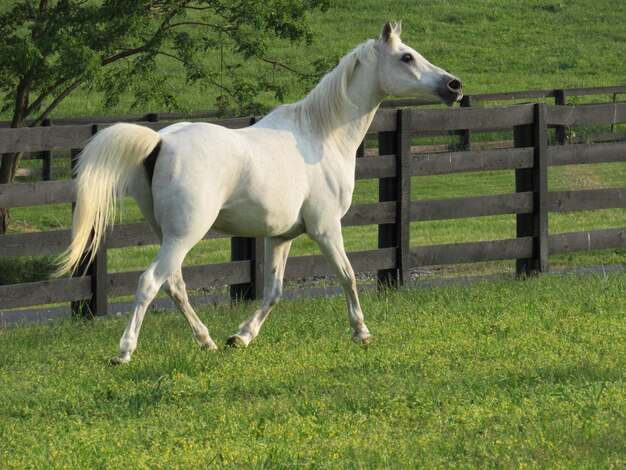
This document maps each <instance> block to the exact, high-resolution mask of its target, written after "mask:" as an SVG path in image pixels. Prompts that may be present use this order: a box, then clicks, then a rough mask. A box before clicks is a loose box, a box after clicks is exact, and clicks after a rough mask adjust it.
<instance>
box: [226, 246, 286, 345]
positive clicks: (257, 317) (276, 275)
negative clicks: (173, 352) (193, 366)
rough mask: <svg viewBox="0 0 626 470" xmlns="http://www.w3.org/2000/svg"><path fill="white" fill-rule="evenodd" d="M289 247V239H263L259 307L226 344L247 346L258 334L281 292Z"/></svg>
mask: <svg viewBox="0 0 626 470" xmlns="http://www.w3.org/2000/svg"><path fill="white" fill-rule="evenodd" d="M290 247H291V240H285V239H282V238H266V239H265V267H264V269H263V273H264V279H265V281H264V285H263V302H262V303H261V307H260V308H259V309H258V310H256V311H255V312H254V314H253V315H252V316H251V317H250V318H249V319H248V320H247V321H246V322H244V323H242V324H241V325H240V326H239V331H238V332H237V333H236V334H234V335H233V336H231V337H230V338H228V340H226V345H227V346H231V347H245V346H248V344H250V342H251V341H252V340H253V339H254V338H256V337H257V335H258V334H259V331H260V330H261V326H262V325H263V322H265V320H266V319H267V317H268V315H269V314H270V312H271V311H272V309H273V308H274V307H275V306H276V304H277V303H278V301H279V300H280V297H281V295H282V293H283V277H284V275H285V265H286V264H287V256H288V255H289V248H290Z"/></svg>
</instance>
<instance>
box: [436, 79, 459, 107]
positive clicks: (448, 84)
mask: <svg viewBox="0 0 626 470" xmlns="http://www.w3.org/2000/svg"><path fill="white" fill-rule="evenodd" d="M442 82H443V83H442V85H441V88H440V89H439V90H440V91H439V98H441V101H443V102H444V103H445V104H447V105H448V106H452V105H453V104H454V103H456V102H458V101H461V98H463V83H462V82H461V79H460V78H457V77H455V76H453V75H448V76H445V77H443V79H442Z"/></svg>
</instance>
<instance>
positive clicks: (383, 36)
mask: <svg viewBox="0 0 626 470" xmlns="http://www.w3.org/2000/svg"><path fill="white" fill-rule="evenodd" d="M401 32H402V21H398V22H397V23H396V22H394V23H393V24H392V23H391V21H387V22H386V23H385V26H383V29H382V31H381V32H380V40H381V41H384V42H391V41H392V39H391V38H392V36H397V37H400V33H401Z"/></svg>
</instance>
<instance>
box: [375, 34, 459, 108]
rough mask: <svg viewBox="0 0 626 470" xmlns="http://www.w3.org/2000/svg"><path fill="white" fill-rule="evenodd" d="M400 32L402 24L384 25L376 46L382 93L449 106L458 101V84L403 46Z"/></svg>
mask: <svg viewBox="0 0 626 470" xmlns="http://www.w3.org/2000/svg"><path fill="white" fill-rule="evenodd" d="M401 31H402V22H398V23H395V24H392V23H391V22H387V23H386V24H385V26H383V29H382V31H381V33H380V38H379V39H378V41H377V43H376V49H377V52H378V61H379V62H378V67H377V69H378V73H379V83H380V87H381V91H382V92H383V93H384V94H385V95H392V96H407V97H408V96H410V97H415V98H423V99H432V98H436V99H439V100H441V101H443V102H444V103H446V104H447V105H449V106H451V105H452V104H454V103H455V102H457V101H460V100H461V98H463V89H462V84H461V80H460V79H459V78H458V77H455V76H454V75H451V74H449V73H448V72H446V71H445V70H443V69H441V68H439V67H437V66H435V65H433V64H431V63H430V62H428V61H427V60H426V59H425V58H424V57H423V56H422V55H421V54H419V53H418V52H417V51H415V50H414V49H412V48H411V47H409V46H407V45H406V44H403V43H402V41H401V39H400V33H401Z"/></svg>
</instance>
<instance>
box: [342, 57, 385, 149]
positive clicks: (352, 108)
mask: <svg viewBox="0 0 626 470" xmlns="http://www.w3.org/2000/svg"><path fill="white" fill-rule="evenodd" d="M347 97H348V102H346V103H345V105H344V106H343V109H342V112H341V113H340V114H341V118H340V119H339V120H338V123H337V126H336V128H335V131H334V132H333V134H332V140H333V144H334V145H335V146H336V148H337V150H338V151H339V153H340V154H341V155H343V156H345V157H346V158H352V159H353V158H355V154H356V150H357V148H358V147H359V145H360V144H361V142H362V141H363V139H364V138H365V135H366V134H367V130H368V129H369V127H370V125H371V123H372V120H373V119H374V115H375V114H376V111H377V110H378V107H379V106H380V103H381V102H382V100H383V98H384V95H383V93H382V92H381V91H380V87H379V85H378V78H377V76H376V73H375V65H374V64H367V65H363V64H359V65H358V66H357V68H356V69H355V70H354V73H353V76H352V79H351V81H350V84H349V85H348V92H347Z"/></svg>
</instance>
